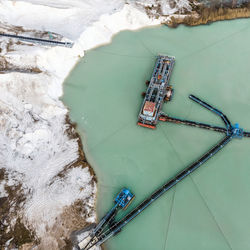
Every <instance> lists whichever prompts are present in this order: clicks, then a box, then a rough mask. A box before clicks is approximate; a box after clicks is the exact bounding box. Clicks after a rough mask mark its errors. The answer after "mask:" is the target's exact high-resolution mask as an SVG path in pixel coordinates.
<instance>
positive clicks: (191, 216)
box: [63, 19, 250, 250]
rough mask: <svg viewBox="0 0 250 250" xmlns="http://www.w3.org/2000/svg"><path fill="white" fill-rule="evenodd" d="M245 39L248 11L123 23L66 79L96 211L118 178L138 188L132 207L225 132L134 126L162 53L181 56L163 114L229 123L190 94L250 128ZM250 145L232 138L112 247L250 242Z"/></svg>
mask: <svg viewBox="0 0 250 250" xmlns="http://www.w3.org/2000/svg"><path fill="white" fill-rule="evenodd" d="M249 44H250V20H248V19H241V20H236V21H230V22H229V21H228V22H219V23H215V24H212V25H207V26H198V27H193V28H190V27H184V26H180V27H178V28H176V29H170V28H167V27H166V26H160V27H154V28H149V29H143V30H139V31H136V32H131V31H125V32H121V33H119V34H118V35H116V36H115V37H114V39H113V41H112V43H111V44H109V45H106V46H103V47H98V48H95V49H93V50H91V51H88V52H87V53H86V56H85V57H84V58H83V59H82V60H81V61H80V63H79V64H78V65H77V66H76V67H75V69H74V70H73V72H72V73H71V75H70V76H69V77H68V79H67V80H66V82H65V87H64V92H65V94H64V97H63V101H64V103H65V104H66V105H67V106H68V107H69V109H70V117H71V119H72V120H73V121H74V122H77V124H78V131H79V132H80V134H81V136H82V138H83V140H84V150H85V152H86V154H87V157H88V160H89V161H90V163H91V164H92V166H93V167H94V170H95V171H96V174H97V177H98V190H99V192H98V204H97V205H98V214H99V216H100V217H101V216H103V215H104V213H105V212H107V211H108V209H110V208H111V206H112V200H113V198H114V196H115V195H116V194H117V193H118V192H119V190H120V189H121V188H122V187H124V186H126V187H129V188H130V189H131V190H132V192H134V193H135V195H136V199H135V201H134V203H133V204H132V205H131V208H129V209H128V210H131V209H132V208H133V207H134V206H135V205H136V204H138V203H140V202H141V201H142V200H143V199H144V198H146V197H147V195H149V194H150V193H151V192H152V191H154V190H155V189H156V188H158V187H159V186H160V185H162V184H163V183H164V182H166V181H167V180H168V179H169V178H171V177H172V176H174V175H175V174H176V173H177V172H178V171H180V170H181V169H183V168H184V167H185V166H187V165H188V164H189V163H191V162H192V161H194V160H195V159H197V158H198V157H199V156H200V155H201V154H203V153H204V152H206V151H207V150H208V149H209V148H210V147H211V146H213V145H214V144H216V143H217V142H218V141H219V140H220V139H221V138H222V137H223V135H221V134H217V133H215V132H211V131H206V130H201V129H197V128H190V127H184V126H181V125H175V124H167V123H159V125H158V127H157V129H156V130H155V131H153V130H149V129H146V128H142V127H138V126H137V125H136V122H137V115H138V112H139V109H140V105H141V103H142V98H141V92H143V91H145V90H146V86H145V83H144V82H145V80H147V79H150V76H151V73H152V70H153V66H154V63H155V57H156V55H157V54H158V53H163V54H167V55H174V56H175V57H176V65H175V67H174V71H173V74H172V77H171V84H172V85H173V87H174V89H175V94H174V97H173V99H172V101H171V102H169V103H167V104H165V105H164V111H165V112H166V113H168V114H169V115H172V116H175V117H182V118H187V119H192V120H197V121H202V122H208V123H212V124H215V125H223V123H222V122H221V120H220V119H219V118H218V117H216V116H215V115H214V114H212V113H211V112H209V111H207V110H205V109H204V108H201V107H200V106H199V105H197V104H195V103H193V102H192V101H191V100H189V99H188V95H189V94H194V95H196V96H198V97H200V98H202V99H204V100H205V101H207V102H208V103H210V104H212V105H215V106H216V107H217V108H219V109H221V110H223V112H225V113H226V114H227V116H228V117H229V119H230V120H231V121H232V122H233V123H235V122H239V123H240V125H241V127H243V128H246V129H248V130H250V46H249ZM249 149H250V140H248V139H242V140H234V141H233V142H231V143H230V144H229V145H228V146H227V147H225V149H223V151H222V152H220V153H219V154H218V155H216V156H215V157H214V158H213V159H211V160H209V162H207V163H206V164H205V165H204V166H202V167H201V168H200V169H199V170H198V171H196V172H195V173H194V174H192V176H191V177H188V178H186V179H185V180H184V181H183V182H182V183H180V184H179V185H177V186H176V187H175V188H173V189H172V190H170V191H169V192H168V193H167V194H165V195H164V196H163V197H161V198H160V199H159V200H158V201H156V202H155V204H153V205H152V206H150V207H149V208H148V209H146V210H145V211H144V212H143V213H142V214H141V215H140V216H138V217H137V218H136V219H135V220H134V221H133V222H131V223H130V224H129V225H128V226H127V227H125V228H124V229H123V231H122V233H120V234H118V235H117V236H116V237H114V238H112V239H110V240H109V241H108V242H107V244H106V247H107V249H110V250H128V249H130V250H154V249H156V250H189V249H190V250H211V249H213V250H224V249H225V250H226V249H235V250H247V249H250V229H249V225H250V213H249V208H250V196H249V191H250V166H249V162H250V154H249Z"/></svg>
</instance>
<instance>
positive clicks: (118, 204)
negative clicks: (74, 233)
mask: <svg viewBox="0 0 250 250" xmlns="http://www.w3.org/2000/svg"><path fill="white" fill-rule="evenodd" d="M134 198H135V196H134V194H132V193H131V192H130V190H129V189H128V188H123V189H122V190H121V191H120V192H119V194H118V195H117V196H116V198H115V199H114V202H115V205H114V206H113V207H112V208H111V209H110V210H109V212H108V213H107V214H106V215H105V216H104V217H103V218H102V219H101V220H100V222H99V223H98V224H97V225H96V226H95V227H94V228H93V229H92V231H91V232H90V234H89V235H88V237H87V239H84V240H83V241H82V242H80V243H79V244H78V247H79V248H80V249H82V248H86V247H88V246H89V244H90V242H92V241H93V240H94V238H95V237H98V236H99V235H100V233H101V232H102V231H103V230H104V229H105V227H106V226H107V225H109V224H110V225H112V222H114V218H115V216H116V214H117V213H118V211H119V210H120V209H124V210H125V209H126V208H127V207H128V206H129V205H130V204H131V202H132V201H133V200H134Z"/></svg>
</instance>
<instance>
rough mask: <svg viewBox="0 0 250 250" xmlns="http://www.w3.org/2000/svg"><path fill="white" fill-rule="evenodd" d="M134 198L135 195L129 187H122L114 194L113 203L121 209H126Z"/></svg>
mask: <svg viewBox="0 0 250 250" xmlns="http://www.w3.org/2000/svg"><path fill="white" fill-rule="evenodd" d="M134 198H135V196H134V195H133V194H132V193H131V192H130V191H129V189H127V188H123V189H122V190H121V191H120V193H119V194H118V195H117V196H116V198H115V203H116V204H117V205H118V206H120V207H122V208H123V209H126V208H127V207H128V206H129V205H130V203H131V202H132V201H133V199H134Z"/></svg>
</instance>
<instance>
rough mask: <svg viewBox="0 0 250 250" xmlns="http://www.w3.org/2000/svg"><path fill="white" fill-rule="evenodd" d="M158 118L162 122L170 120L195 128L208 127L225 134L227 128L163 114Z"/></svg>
mask: <svg viewBox="0 0 250 250" xmlns="http://www.w3.org/2000/svg"><path fill="white" fill-rule="evenodd" d="M159 120H160V121H164V122H172V123H176V124H182V125H187V126H192V127H197V128H203V129H209V130H213V131H216V132H220V133H225V134H226V133H227V129H225V128H223V127H218V126H213V125H209V124H205V123H201V122H195V121H190V120H184V119H180V118H174V117H170V116H168V115H165V114H161V116H160V118H159Z"/></svg>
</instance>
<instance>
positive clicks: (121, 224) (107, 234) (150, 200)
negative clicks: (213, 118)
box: [85, 134, 233, 250]
mask: <svg viewBox="0 0 250 250" xmlns="http://www.w3.org/2000/svg"><path fill="white" fill-rule="evenodd" d="M232 138H233V135H232V134H231V135H229V136H226V137H224V138H223V139H222V140H221V141H220V142H219V143H218V144H217V145H216V146H214V147H213V148H212V149H210V150H209V151H208V152H207V153H205V154H204V155H203V156H202V157H201V158H199V159H198V160H197V161H195V162H194V163H192V164H191V165H189V166H188V167H187V168H185V169H184V170H183V171H181V172H180V173H179V174H177V175H176V176H175V177H174V178H172V179H171V180H170V181H168V182H167V183H166V184H164V185H163V186H162V187H160V188H159V189H157V190H156V191H155V192H154V193H153V194H152V195H150V196H149V198H147V199H146V200H144V201H143V202H142V203H141V204H140V205H138V206H137V207H136V208H135V209H134V210H132V211H131V212H130V213H129V214H128V215H126V216H125V217H124V218H123V219H121V220H120V221H119V222H117V223H116V224H115V225H113V226H112V227H110V228H109V229H108V230H107V231H105V232H104V233H102V234H101V235H99V236H97V238H96V239H95V241H94V242H92V243H91V244H90V245H89V246H88V247H87V248H85V250H88V249H90V248H91V247H93V246H95V245H101V244H102V243H104V242H105V241H106V240H108V239H109V238H110V237H112V236H113V235H115V234H117V233H119V232H120V231H121V229H122V228H123V227H124V226H126V225H127V224H128V223H129V222H130V221H132V220H133V219H134V218H135V217H136V216H137V215H139V214H140V213H141V212H142V211H143V210H144V209H145V208H147V207H148V206H149V205H151V204H152V203H153V202H154V201H155V200H156V199H158V198H159V197H160V196H161V195H163V194H164V193H165V192H167V191H168V190H169V189H171V188H172V187H174V186H175V185H176V184H177V183H179V182H180V181H182V180H183V179H184V178H185V177H187V176H188V175H190V174H191V173H192V172H193V171H195V170H196V169H197V168H199V167H200V166H201V165H202V164H204V163H205V162H206V161H207V160H209V159H210V158H211V157H213V156H214V155H215V154H216V153H217V152H219V151H220V150H221V149H222V148H223V147H224V146H226V145H227V144H228V143H229V142H230V141H231V140H232Z"/></svg>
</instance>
